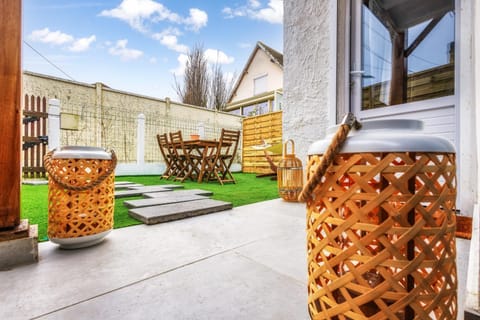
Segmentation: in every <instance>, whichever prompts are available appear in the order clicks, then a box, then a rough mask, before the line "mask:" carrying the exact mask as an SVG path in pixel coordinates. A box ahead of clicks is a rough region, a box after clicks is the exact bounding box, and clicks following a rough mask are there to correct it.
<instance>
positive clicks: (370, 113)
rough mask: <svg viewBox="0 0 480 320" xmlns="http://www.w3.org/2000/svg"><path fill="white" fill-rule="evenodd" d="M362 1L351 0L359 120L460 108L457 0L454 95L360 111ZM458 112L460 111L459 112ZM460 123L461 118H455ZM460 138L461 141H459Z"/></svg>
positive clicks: (354, 101) (353, 95) (353, 98)
mask: <svg viewBox="0 0 480 320" xmlns="http://www.w3.org/2000/svg"><path fill="white" fill-rule="evenodd" d="M362 2H363V1H362V0H351V4H350V12H351V17H352V19H351V20H350V21H351V26H350V28H349V32H350V50H349V54H350V68H349V70H350V86H351V87H350V112H353V113H354V114H355V115H356V116H357V117H358V118H359V119H363V120H365V119H371V118H379V117H385V116H389V115H396V114H400V113H406V112H410V111H414V110H429V109H432V110H433V109H438V108H440V107H444V106H446V105H450V106H455V107H457V106H458V104H457V101H458V91H459V90H458V80H457V79H458V72H459V68H458V65H459V62H458V57H459V54H458V47H459V45H458V40H457V39H459V38H458V30H459V22H458V20H459V18H458V17H459V15H458V14H457V11H458V8H459V5H460V4H459V0H455V14H456V16H455V42H456V46H455V94H454V95H451V96H445V97H441V98H435V99H428V100H422V101H415V102H407V103H402V104H397V105H393V106H388V107H382V108H375V109H370V110H361V108H362V106H361V101H362V84H361V81H362V74H363V70H361V65H362V64H361V59H362V57H361V50H362V47H361V46H362V29H361V24H362V21H361V16H362ZM457 114H458V113H457ZM456 123H457V125H458V117H457V119H456ZM457 141H458V140H457Z"/></svg>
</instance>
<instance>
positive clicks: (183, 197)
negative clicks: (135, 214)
mask: <svg viewBox="0 0 480 320" xmlns="http://www.w3.org/2000/svg"><path fill="white" fill-rule="evenodd" d="M162 195H163V197H160V196H157V197H155V198H149V199H139V200H129V201H125V202H123V204H124V205H125V206H126V207H127V208H141V207H149V206H160V205H164V204H169V203H178V202H187V201H195V200H202V199H208V197H205V196H200V195H197V194H181V193H180V192H173V191H172V192H164V193H163V194H162Z"/></svg>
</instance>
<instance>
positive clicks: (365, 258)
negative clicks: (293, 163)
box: [302, 120, 457, 320]
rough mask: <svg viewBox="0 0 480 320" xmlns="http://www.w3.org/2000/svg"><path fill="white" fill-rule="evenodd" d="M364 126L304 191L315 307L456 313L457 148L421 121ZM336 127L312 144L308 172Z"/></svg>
mask: <svg viewBox="0 0 480 320" xmlns="http://www.w3.org/2000/svg"><path fill="white" fill-rule="evenodd" d="M362 125H363V127H362V129H360V130H353V131H352V132H350V135H349V136H348V137H347V138H346V141H345V144H344V146H343V148H342V149H341V150H340V152H339V153H337V154H336V155H334V157H333V162H332V163H331V164H330V165H329V167H328V168H327V170H326V172H325V174H324V175H323V177H322V178H321V179H320V180H319V183H318V185H316V187H315V188H314V189H313V192H312V194H311V198H307V199H308V201H307V248H308V249H307V250H308V273H309V279H308V295H309V297H308V307H309V312H310V315H311V317H312V318H313V319H366V318H369V319H402V320H409V319H456V316H457V274H456V273H457V271H456V264H455V255H456V249H455V198H456V181H455V179H456V177H455V150H454V147H453V145H452V144H451V143H450V142H449V141H447V140H446V139H443V138H440V137H434V136H428V135H426V134H422V127H423V123H422V122H421V121H416V120H387V121H367V122H364V123H362ZM329 130H330V133H331V134H332V135H331V136H329V137H327V139H325V140H322V141H318V142H316V143H314V144H313V145H312V146H311V147H310V149H309V151H308V155H309V161H308V168H307V177H308V178H311V177H312V176H313V175H314V174H315V172H316V170H317V167H318V165H319V163H320V162H321V160H322V156H323V155H324V154H326V153H329V151H330V150H331V148H329V145H330V142H331V137H332V136H333V133H334V132H336V131H337V127H334V128H331V129H329ZM327 149H328V151H327ZM325 157H326V155H325ZM302 195H303V193H302Z"/></svg>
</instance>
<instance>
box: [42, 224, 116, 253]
mask: <svg viewBox="0 0 480 320" xmlns="http://www.w3.org/2000/svg"><path fill="white" fill-rule="evenodd" d="M110 231H112V229H110V230H107V231H103V232H100V233H97V234H92V235H90V236H83V237H77V238H50V241H52V242H53V243H56V244H58V245H60V248H62V249H79V248H86V247H90V246H93V245H96V244H98V243H100V242H101V241H102V240H103V239H104V238H105V236H106V235H107V234H109V233H110Z"/></svg>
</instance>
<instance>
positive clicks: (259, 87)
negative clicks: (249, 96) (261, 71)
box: [253, 75, 267, 96]
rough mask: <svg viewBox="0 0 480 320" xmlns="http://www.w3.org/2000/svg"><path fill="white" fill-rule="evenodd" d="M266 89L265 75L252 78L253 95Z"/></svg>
mask: <svg viewBox="0 0 480 320" xmlns="http://www.w3.org/2000/svg"><path fill="white" fill-rule="evenodd" d="M266 91H267V75H263V76H260V77H257V78H255V79H253V95H254V96H255V95H257V94H260V93H263V92H266Z"/></svg>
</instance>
